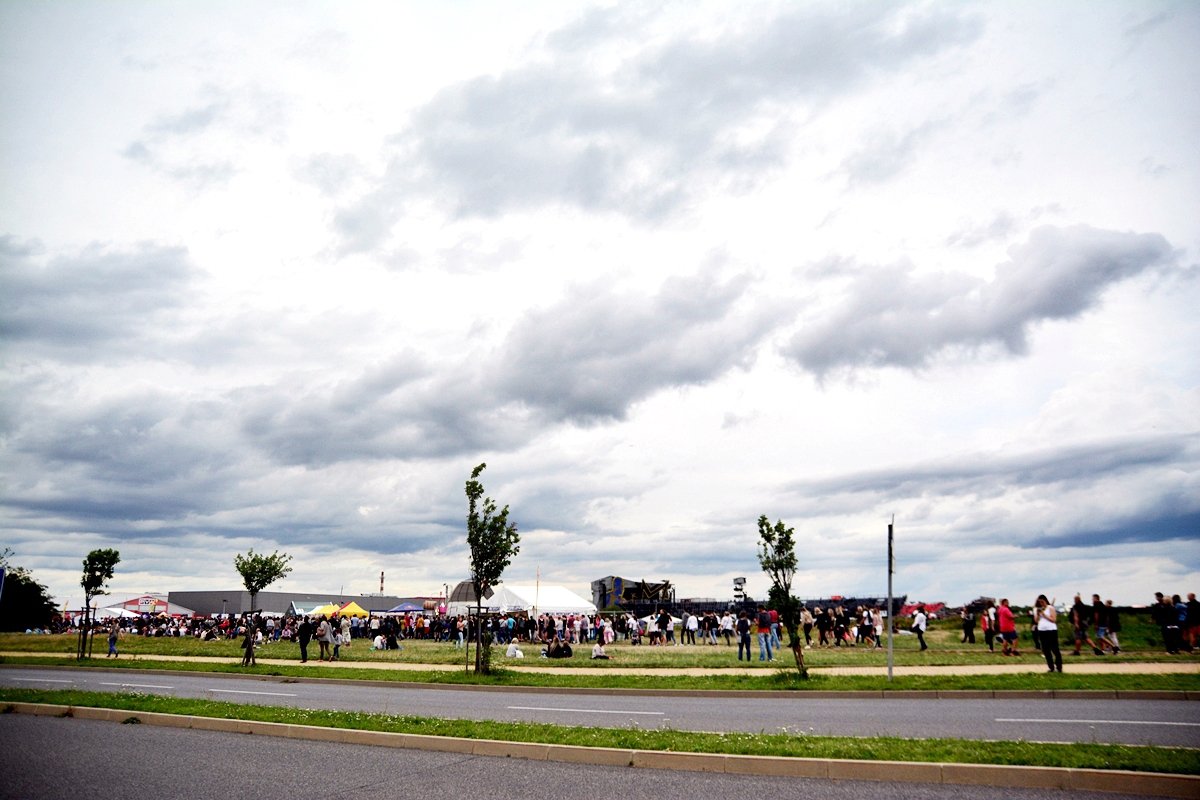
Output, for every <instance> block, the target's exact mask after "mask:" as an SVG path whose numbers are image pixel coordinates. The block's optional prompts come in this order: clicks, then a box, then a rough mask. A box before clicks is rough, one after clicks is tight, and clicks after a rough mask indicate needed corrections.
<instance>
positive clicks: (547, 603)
mask: <svg viewBox="0 0 1200 800" xmlns="http://www.w3.org/2000/svg"><path fill="white" fill-rule="evenodd" d="M452 599H453V598H452ZM474 611H475V604H474V602H470V603H465V604H463V605H462V610H461V611H454V610H453V608H452V609H451V613H460V614H466V613H474ZM515 611H524V612H526V613H528V614H529V615H530V616H537V615H538V614H587V615H589V616H590V615H592V614H595V613H596V605H595V604H594V603H593V602H592V601H590V600H585V599H584V598H582V597H580V596H579V595H577V594H575V593H574V592H572V591H571V590H570V589H568V588H566V587H565V586H554V585H550V584H542V585H535V584H515V583H514V584H502V585H500V586H497V587H496V589H495V591H494V592H493V593H492V596H491V597H489V598H487V599H486V600H484V601H483V613H485V614H508V613H511V612H515Z"/></svg>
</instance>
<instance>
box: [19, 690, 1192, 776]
mask: <svg viewBox="0 0 1200 800" xmlns="http://www.w3.org/2000/svg"><path fill="white" fill-rule="evenodd" d="M13 702H31V703H49V704H55V705H66V706H89V707H98V708H116V709H121V710H128V711H146V712H159V713H168V714H187V715H193V716H201V717H218V718H224V719H247V720H255V721H262V722H278V723H287V724H294V725H316V726H323V727H331V728H349V729H356V730H373V731H388V732H394V733H410V734H422V735H427V736H453V737H461V738H468V739H499V740H504V741H512V742H539V743H552V744H566V745H579V746H585V747H611V748H620V749H638V750H652V751H653V750H657V751H673V752H690V753H723V754H738V755H762V756H784V757H792V758H830V759H835V758H836V759H856V760H865V761H921V762H950V763H980V764H1009V765H1024V766H1043V767H1070V768H1076V769H1113V770H1127V771H1137V772H1164V773H1175V774H1185V775H1197V774H1200V750H1192V749H1187V748H1167V747H1131V746H1125V745H1103V744H1044V743H1032V742H1021V741H1017V742H1005V741H999V742H998V741H987V742H981V741H970V740H959V739H899V738H892V737H869V738H855V737H844V736H810V735H805V734H803V733H799V732H788V731H784V732H780V733H757V734H748V733H725V734H717V733H692V732H685V731H676V730H669V729H652V730H648V729H638V728H584V727H566V726H558V725H547V724H535V723H511V722H486V721H485V722H480V721H475V720H446V719H433V718H427V717H414V716H391V715H387V714H366V713H359V712H342V711H316V710H308V709H294V708H276V707H271V706H251V705H241V704H236V703H225V702H217V701H210V700H189V699H179V698H168V697H158V696H153V695H143V694H124V693H123V694H106V693H102V692H81V691H73V690H55V691H40V690H31V689H0V703H13ZM4 710H9V711H11V706H10V707H8V708H7V709H4Z"/></svg>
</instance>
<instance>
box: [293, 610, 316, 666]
mask: <svg viewBox="0 0 1200 800" xmlns="http://www.w3.org/2000/svg"><path fill="white" fill-rule="evenodd" d="M312 636H313V626H312V622H310V621H309V619H308V617H305V618H304V621H303V622H301V623H300V627H299V628H297V629H296V641H298V642H300V663H301V664H303V663H305V662H306V661H308V643H309V642H310V641H312Z"/></svg>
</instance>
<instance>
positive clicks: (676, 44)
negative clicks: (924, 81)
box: [335, 5, 981, 251]
mask: <svg viewBox="0 0 1200 800" xmlns="http://www.w3.org/2000/svg"><path fill="white" fill-rule="evenodd" d="M776 11H777V13H775V14H772V15H763V16H761V17H758V16H753V17H748V18H745V19H742V20H741V21H740V23H739V25H738V26H736V27H735V28H733V29H731V30H730V31H728V32H727V33H726V34H725V35H723V36H720V37H716V38H714V37H711V36H709V35H706V34H700V33H693V32H688V31H686V29H685V30H684V31H683V32H679V31H673V35H672V36H670V37H667V38H666V39H665V40H664V41H663V42H662V43H660V39H659V37H658V36H657V35H656V32H655V30H654V26H653V20H648V19H646V18H645V17H644V16H643V15H641V14H639V13H637V12H621V11H620V10H616V11H611V12H606V13H605V14H604V15H603V16H604V18H603V19H597V12H592V13H590V14H588V15H587V16H586V17H585V19H584V20H581V21H580V23H579V24H577V25H575V26H573V27H571V28H569V29H567V30H564V31H560V32H558V34H555V35H551V36H549V37H548V39H547V41H548V45H549V48H548V52H547V57H548V58H547V61H546V62H545V63H535V64H534V65H531V66H527V67H523V68H518V69H513V70H510V71H507V72H505V73H503V74H500V75H497V76H486V77H479V78H475V79H472V80H469V81H465V82H463V83H461V84H459V85H456V86H452V87H450V88H447V89H445V90H443V91H442V92H440V93H439V94H438V95H437V96H436V97H434V98H433V99H432V100H431V101H430V102H429V103H428V104H427V105H426V106H425V107H424V108H422V109H420V110H419V111H418V113H417V114H416V115H415V116H414V119H413V123H412V126H411V128H410V129H408V130H406V131H403V132H401V133H400V134H398V135H397V136H396V137H395V143H394V148H395V154H394V155H393V157H392V159H391V161H390V163H389V165H388V167H387V170H386V173H385V174H384V176H383V178H382V181H381V182H380V184H379V185H378V186H377V187H376V188H375V189H374V190H372V191H370V192H368V193H367V195H366V196H364V197H363V198H362V199H361V200H360V201H359V202H357V203H355V204H353V205H351V206H348V207H346V208H343V209H342V210H341V211H340V212H339V213H338V215H337V217H336V220H335V226H336V228H337V230H338V232H339V233H340V234H341V236H342V237H343V239H344V243H343V247H344V249H345V250H347V251H359V250H369V249H372V248H374V247H376V246H378V245H379V244H381V243H382V242H383V240H384V238H385V237H386V234H387V231H388V229H389V227H390V224H391V222H392V221H393V220H394V219H395V218H396V216H397V215H398V213H399V210H400V209H401V208H402V207H403V205H404V203H405V201H406V199H407V198H408V197H410V196H413V195H416V196H436V197H438V198H439V200H440V201H441V202H442V203H444V204H446V205H447V206H449V208H450V210H451V213H453V214H456V215H461V216H474V215H479V216H484V217H491V216H496V215H500V214H504V213H506V212H509V211H516V210H524V209H529V208H537V207H543V206H553V205H557V204H566V205H570V206H576V207H578V208H580V209H583V210H585V211H590V212H612V213H618V214H622V215H627V216H629V217H631V218H633V219H635V220H638V221H647V220H659V219H662V218H663V217H666V216H669V215H671V214H674V213H675V212H677V211H679V210H680V209H681V208H683V207H684V206H686V204H687V203H688V202H689V201H690V200H691V199H693V197H694V196H695V195H696V194H698V193H703V192H705V191H707V187H712V186H714V185H720V184H722V183H725V182H730V181H733V182H736V183H739V184H741V185H745V183H746V181H747V180H749V181H750V182H753V181H754V180H755V178H756V176H758V175H760V174H763V173H764V172H765V171H770V170H771V169H772V168H774V167H777V166H779V165H780V164H781V163H782V162H783V160H784V159H785V157H786V154H787V151H788V149H789V147H791V146H792V144H793V139H794V137H795V133H796V129H797V126H798V125H800V124H801V121H800V119H799V116H798V115H800V114H801V113H802V112H803V111H804V110H806V109H812V108H814V107H819V106H821V105H822V104H824V103H825V102H827V101H828V100H829V98H830V97H831V96H832V95H834V94H837V93H844V92H848V91H850V90H851V89H852V88H853V87H855V86H856V85H857V84H859V83H860V82H862V81H864V80H865V79H867V78H868V77H869V76H871V75H874V74H877V73H882V72H887V71H889V70H894V69H899V68H902V67H904V66H906V65H909V64H910V63H912V62H915V61H919V60H921V59H926V58H929V57H932V56H935V55H937V54H939V53H941V52H944V51H945V50H947V49H948V48H952V47H954V46H956V45H961V44H963V43H966V42H969V41H970V40H972V39H973V38H974V37H976V36H978V35H979V33H980V32H981V25H980V23H979V21H978V20H976V19H975V18H973V17H972V16H970V15H968V14H966V13H964V12H961V11H959V10H947V9H938V8H933V9H921V10H917V9H903V8H899V7H897V8H892V9H880V8H876V7H870V8H868V7H861V8H845V9H813V8H806V7H800V6H792V5H785V6H782V7H780V8H778V9H776ZM610 15H611V16H616V17H619V18H620V20H619V22H614V21H613V20H612V19H609V18H608V17H609V16H610Z"/></svg>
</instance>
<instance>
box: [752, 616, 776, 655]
mask: <svg viewBox="0 0 1200 800" xmlns="http://www.w3.org/2000/svg"><path fill="white" fill-rule="evenodd" d="M755 621H756V622H757V623H758V660H759V661H774V660H775V659H774V658H772V656H771V615H770V614H769V613H767V609H766V608H765V607H763V606H759V607H758V618H757V619H756V620H755Z"/></svg>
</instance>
